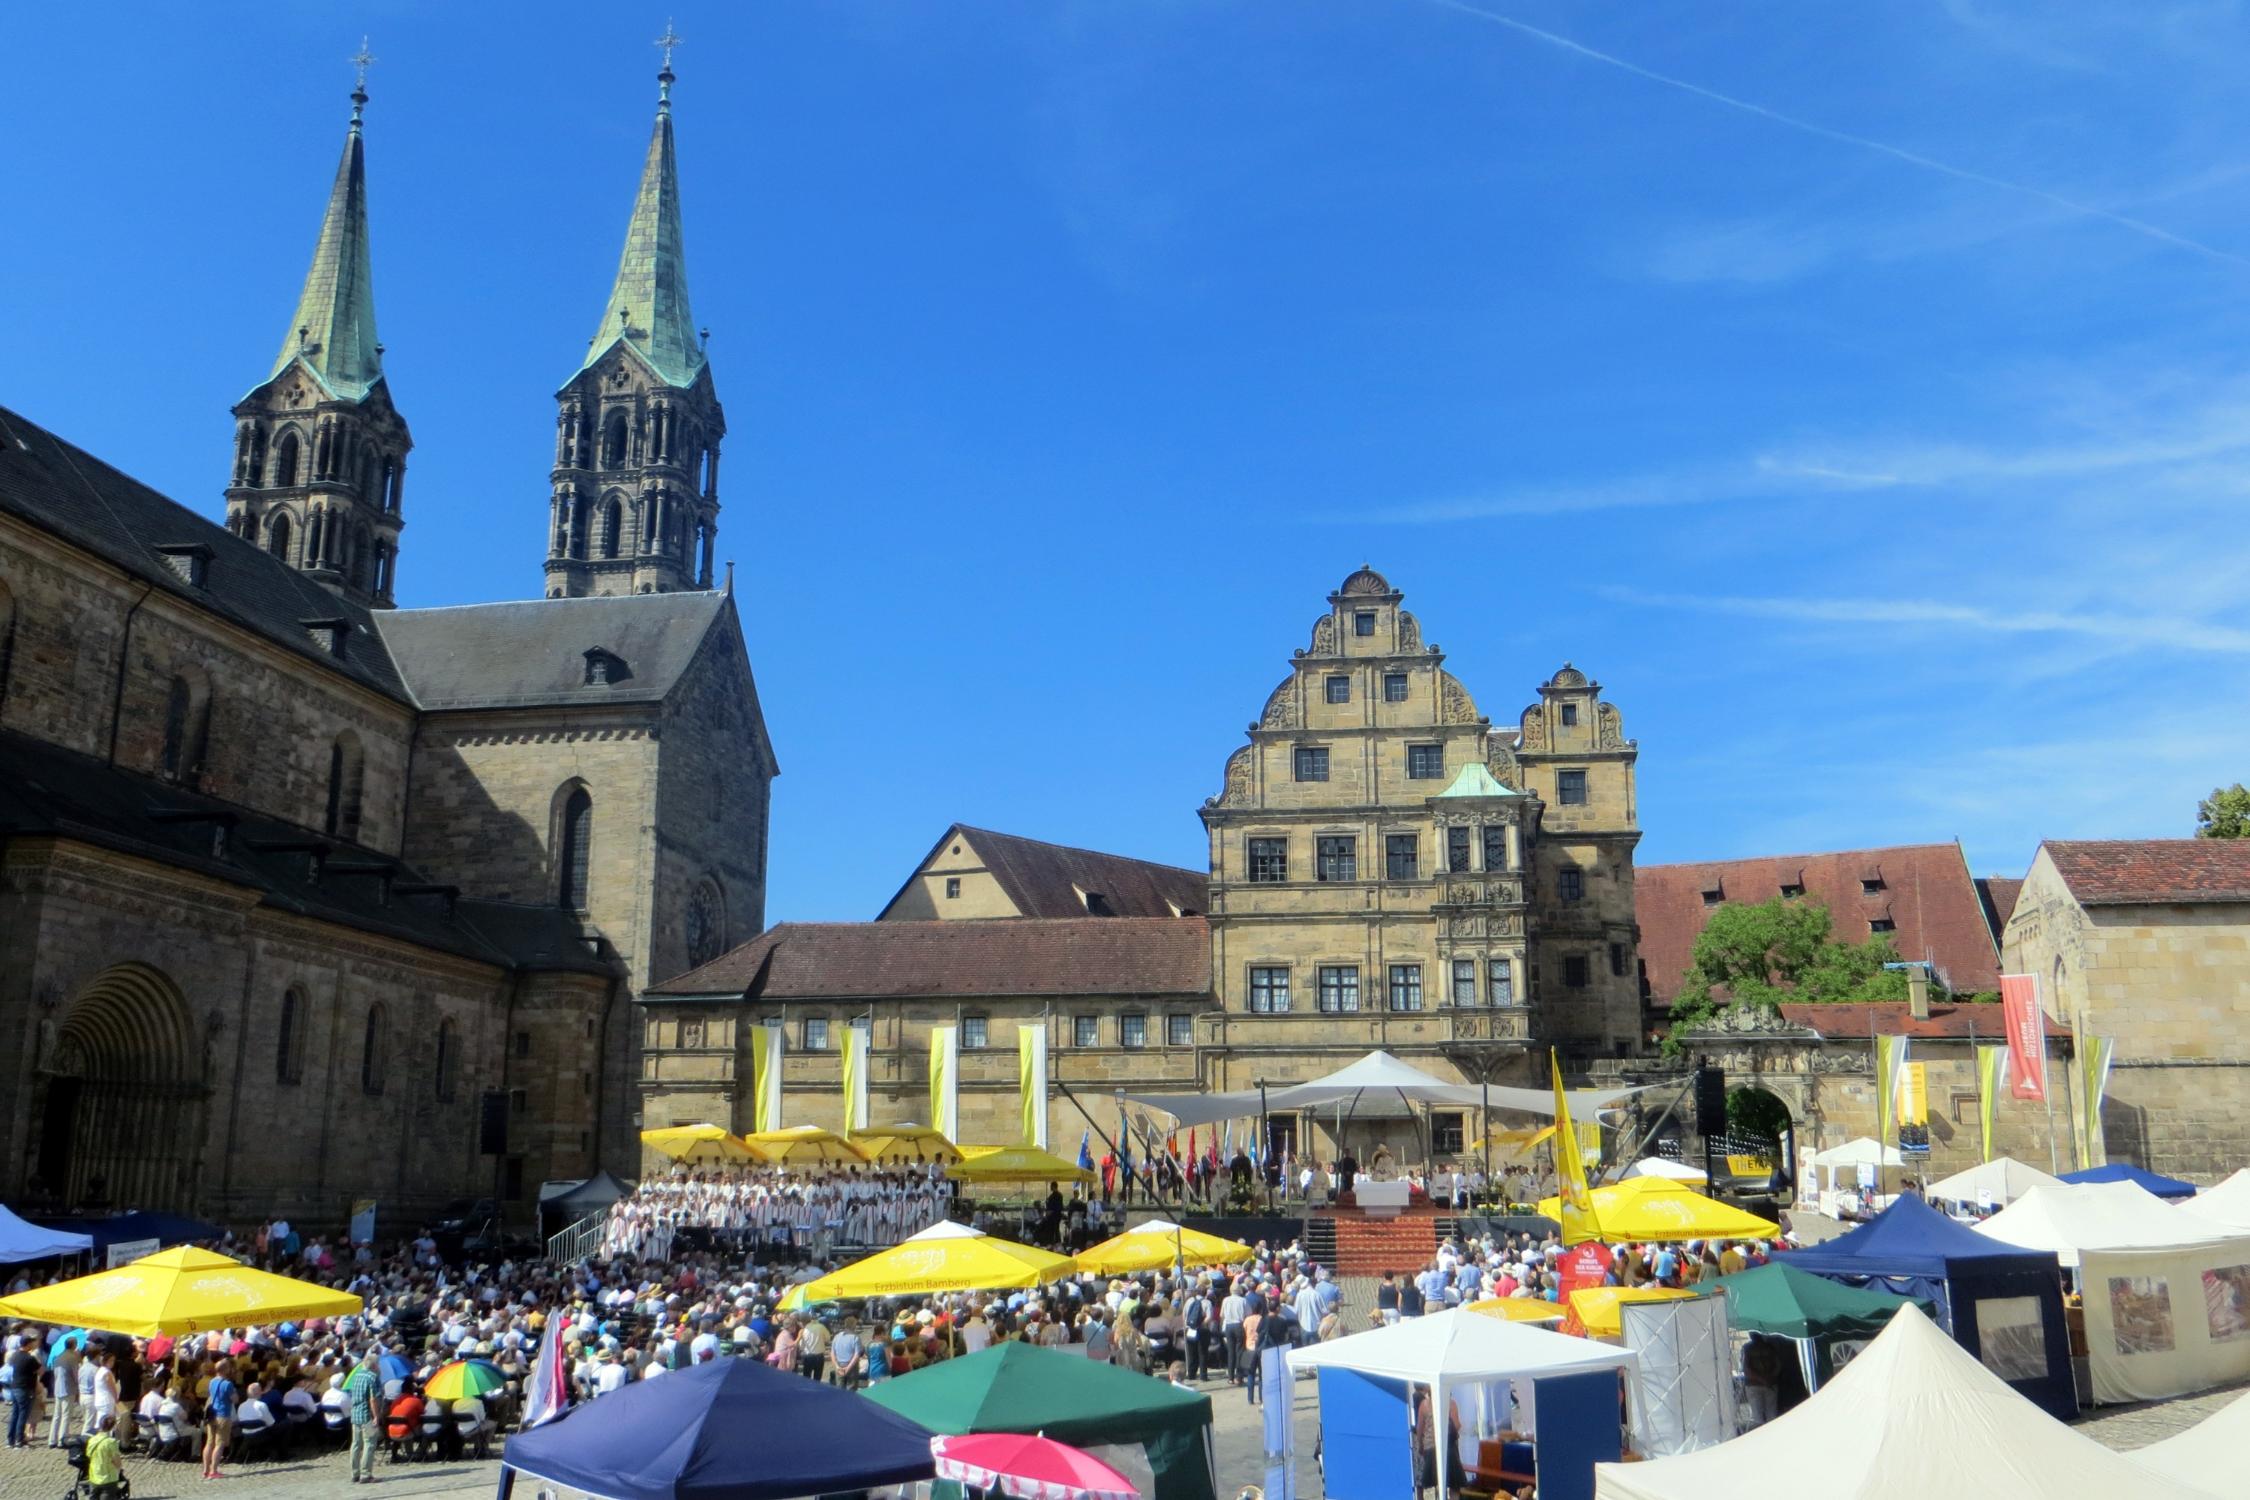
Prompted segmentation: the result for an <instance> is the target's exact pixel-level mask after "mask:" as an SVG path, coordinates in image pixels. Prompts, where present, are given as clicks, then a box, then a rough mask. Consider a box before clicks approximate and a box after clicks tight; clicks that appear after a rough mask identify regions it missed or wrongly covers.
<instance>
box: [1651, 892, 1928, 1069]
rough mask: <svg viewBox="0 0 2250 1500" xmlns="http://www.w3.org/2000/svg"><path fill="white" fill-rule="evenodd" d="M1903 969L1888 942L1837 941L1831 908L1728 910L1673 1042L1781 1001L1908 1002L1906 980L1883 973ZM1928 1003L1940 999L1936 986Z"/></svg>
mask: <svg viewBox="0 0 2250 1500" xmlns="http://www.w3.org/2000/svg"><path fill="white" fill-rule="evenodd" d="M1897 961H1898V950H1897V949H1895V948H1894V947H1892V946H1891V940H1890V937H1889V935H1888V934H1885V933H1876V934H1874V935H1873V936H1871V937H1869V938H1868V940H1867V941H1866V942H1864V943H1847V942H1844V941H1842V940H1840V939H1839V938H1837V937H1836V935H1835V929H1834V926H1833V924H1832V923H1831V921H1830V919H1829V915H1828V908H1827V907H1825V906H1822V905H1821V904H1820V903H1819V902H1817V901H1805V900H1801V899H1800V900H1791V899H1790V898H1788V897H1785V896H1776V897H1774V898H1773V899H1772V900H1770V901H1761V902H1760V903H1758V904H1757V905H1756V906H1742V905H1732V904H1730V905H1727V906H1722V907H1720V908H1719V909H1718V910H1717V911H1715V912H1713V913H1712V914H1711V920H1710V921H1709V922H1707V923H1705V924H1704V927H1703V932H1702V935H1701V936H1699V937H1697V938H1696V940H1695V951H1694V953H1693V955H1692V956H1691V957H1690V958H1689V960H1688V966H1687V972H1686V974H1685V976H1684V977H1685V981H1686V982H1685V983H1684V984H1682V985H1681V987H1680V994H1679V998H1678V999H1677V1000H1675V1001H1673V1002H1672V1039H1671V1040H1669V1041H1667V1043H1666V1049H1667V1050H1677V1048H1678V1038H1679V1037H1681V1036H1683V1035H1685V1034H1686V1033H1687V1032H1689V1031H1693V1030H1695V1029H1697V1028H1698V1027H1699V1026H1701V1025H1702V1024H1703V1023H1705V1022H1707V1021H1708V1020H1709V1019H1710V1018H1711V1017H1712V1016H1713V1015H1715V1014H1716V1013H1717V1012H1719V1011H1722V1010H1725V1009H1727V1008H1728V1007H1729V1006H1734V1005H1756V1006H1761V1007H1763V1008H1765V1009H1768V1010H1771V1009H1773V1008H1775V1007H1776V1006H1779V1005H1781V1004H1782V1003H1783V1002H1784V1001H1787V1002H1789V1003H1791V1004H1798V1003H1808V1002H1809V1003H1815V1004H1818V1003H1833V1004H1866V1003H1868V1002H1871V1001H1872V1002H1881V1001H1886V1000H1904V999H1905V998H1906V975H1905V974H1904V973H1903V972H1901V971H1899V970H1896V969H1885V968H1884V967H1883V966H1884V965H1885V964H1888V963H1896V962H1897ZM1931 998H1932V999H1939V998H1942V995H1941V991H1940V990H1939V988H1938V986H1937V985H1936V984H1935V983H1934V982H1933V983H1932V985H1931Z"/></svg>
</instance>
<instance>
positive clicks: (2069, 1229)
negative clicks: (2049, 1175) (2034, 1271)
mask: <svg viewBox="0 0 2250 1500" xmlns="http://www.w3.org/2000/svg"><path fill="white" fill-rule="evenodd" d="M1976 1230H1977V1233H1979V1234H1985V1235H1990V1236H1991V1237H1992V1238H1994V1239H1996V1240H1999V1241H2000V1242H2001V1243H2003V1244H2008V1245H2021V1246H2023V1247H2024V1248H2025V1249H2026V1250H2052V1251H2054V1252H2055V1254H2056V1255H2057V1256H2058V1257H2059V1258H2060V1259H2061V1261H2062V1263H2063V1264H2064V1265H2066V1266H2075V1265H2077V1264H2078V1262H2079V1258H2080V1257H2081V1256H2083V1255H2084V1254H2085V1253H2086V1252H2087V1251H2089V1250H2177V1249H2181V1248H2184V1247H2187V1246H2193V1245H2208V1244H2211V1243H2213V1242H2215V1241H2219V1240H2226V1239H2233V1238H2236V1237H2237V1236H2234V1235H2231V1234H2229V1233H2228V1232H2227V1231H2226V1230H2224V1229H2221V1228H2220V1227H2219V1226H2218V1225H2216V1224H2213V1223H2210V1222H2208V1221H2207V1220H2203V1219H2198V1218H2195V1217H2193V1216H2191V1215H2189V1214H2184V1213H2182V1212H2180V1210H2178V1209H2177V1208H2174V1207H2173V1206H2172V1205H2171V1204H2169V1203H2166V1202H2165V1201H2164V1200H2163V1199H2162V1198H2159V1197H2157V1196H2156V1195H2155V1194H2154V1193H2152V1192H2150V1191H2149V1190H2148V1189H2147V1188H2144V1187H2142V1186H2140V1185H2139V1184H2138V1183H2132V1182H2075V1183H2061V1182H2058V1183H2056V1184H2055V1185H2054V1186H2053V1187H2041V1188H2033V1189H2032V1190H2031V1191H2030V1192H2028V1193H2026V1194H2024V1195H2023V1196H2022V1197H2021V1198H2019V1199H2017V1200H2016V1201H2015V1202H2014V1203H2011V1204H2009V1205H2008V1206H2007V1207H2006V1208H2003V1209H2002V1210H2000V1212H1998V1213H1996V1214H1994V1215H1993V1216H1992V1217H1991V1218H1989V1219H1986V1220H1985V1221H1984V1222H1983V1223H1981V1224H1978V1225H1977V1226H1976ZM2245 1248H2246V1249H2250V1246H2246V1247H2245Z"/></svg>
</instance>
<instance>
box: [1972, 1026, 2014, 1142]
mask: <svg viewBox="0 0 2250 1500" xmlns="http://www.w3.org/2000/svg"><path fill="white" fill-rule="evenodd" d="M2007 1078H2008V1046H2007V1043H2005V1042H1994V1043H1992V1044H1991V1045H1989V1046H1980V1047H1978V1048H1977V1129H1978V1131H1979V1132H1980V1136H1979V1139H1980V1140H1981V1142H1982V1145H1983V1151H1984V1154H1983V1155H1982V1156H1981V1157H1979V1158H1978V1160H1980V1161H1990V1160H1992V1106H1993V1101H1994V1100H1996V1099H1998V1098H1999V1097H2000V1088H2001V1085H2002V1084H2004V1083H2005V1082H2006V1081H2007Z"/></svg>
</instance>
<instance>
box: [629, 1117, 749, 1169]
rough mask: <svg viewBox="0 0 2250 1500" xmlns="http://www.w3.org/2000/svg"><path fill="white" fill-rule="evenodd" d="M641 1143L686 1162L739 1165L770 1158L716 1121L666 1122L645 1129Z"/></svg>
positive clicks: (677, 1160) (689, 1164) (678, 1160)
mask: <svg viewBox="0 0 2250 1500" xmlns="http://www.w3.org/2000/svg"><path fill="white" fill-rule="evenodd" d="M641 1144H642V1145H644V1146H646V1147H648V1148H649V1149H650V1150H652V1151H655V1152H657V1153H659V1154H660V1155H664V1156H669V1157H670V1158H672V1160H674V1161H676V1162H681V1163H683V1164H685V1165H688V1166H708V1165H711V1164H713V1163H728V1162H731V1163H734V1164H736V1165H741V1164H743V1163H749V1162H764V1161H767V1160H768V1159H769V1158H768V1157H767V1156H766V1154H765V1153H764V1152H762V1151H760V1150H758V1149H757V1148H756V1147H754V1146H750V1145H747V1144H745V1143H744V1141H743V1139H742V1137H740V1136H738V1135H730V1134H728V1133H727V1132H726V1131H724V1130H721V1129H720V1128H719V1127H718V1126H716V1125H666V1126H662V1127H660V1128H659V1129H656V1130H644V1131H642V1132H641Z"/></svg>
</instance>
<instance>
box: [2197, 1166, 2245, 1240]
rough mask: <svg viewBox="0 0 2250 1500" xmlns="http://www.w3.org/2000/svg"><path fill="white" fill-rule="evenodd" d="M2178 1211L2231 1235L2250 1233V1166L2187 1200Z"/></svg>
mask: <svg viewBox="0 0 2250 1500" xmlns="http://www.w3.org/2000/svg"><path fill="white" fill-rule="evenodd" d="M2179 1212H2181V1213H2183V1214H2187V1215H2189V1216H2190V1217H2191V1218H2197V1219H2201V1220H2203V1221H2204V1222H2206V1223H2209V1224H2216V1225H2217V1226H2218V1227H2219V1228H2220V1229H2222V1230H2225V1231H2227V1232H2229V1233H2232V1234H2250V1167H2244V1168H2243V1169H2242V1170H2240V1171H2239V1172H2236V1173H2235V1174H2234V1175H2233V1176H2232V1177H2229V1178H2228V1179H2227V1180H2226V1181H2224V1182H2222V1183H2220V1184H2219V1185H2218V1186H2217V1187H2213V1188H2205V1189H2204V1190H2203V1191H2202V1192H2200V1193H2197V1194H2196V1195H2195V1196H2194V1197H2192V1198H2189V1199H2187V1200H2186V1201H2185V1202H2183V1203H2181V1204H2180V1205H2179Z"/></svg>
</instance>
